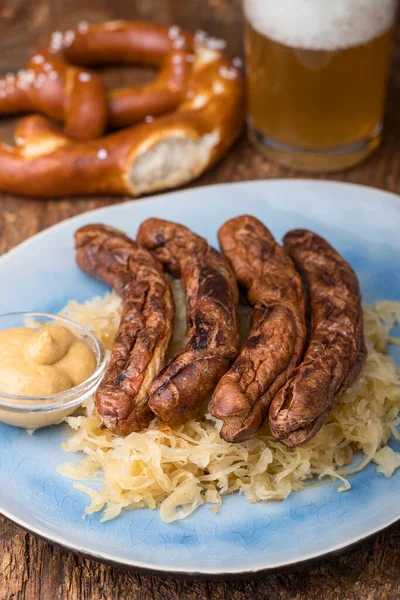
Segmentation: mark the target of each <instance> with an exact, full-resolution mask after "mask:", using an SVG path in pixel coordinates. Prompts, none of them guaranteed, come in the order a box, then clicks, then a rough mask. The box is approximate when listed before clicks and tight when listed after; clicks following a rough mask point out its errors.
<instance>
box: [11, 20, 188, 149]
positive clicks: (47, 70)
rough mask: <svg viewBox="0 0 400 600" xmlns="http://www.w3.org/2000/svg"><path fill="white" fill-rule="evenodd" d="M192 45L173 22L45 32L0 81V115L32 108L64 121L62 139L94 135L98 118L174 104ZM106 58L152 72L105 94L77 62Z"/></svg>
mask: <svg viewBox="0 0 400 600" xmlns="http://www.w3.org/2000/svg"><path fill="white" fill-rule="evenodd" d="M192 48H193V38H192V36H191V35H190V34H189V33H186V32H181V31H180V30H178V28H175V29H174V28H168V27H159V26H157V25H152V24H150V23H140V22H139V23H136V22H123V21H113V22H109V23H103V24H96V25H90V26H89V25H85V24H82V23H81V24H80V25H79V26H78V28H77V29H76V30H70V31H67V32H65V33H64V34H63V33H61V32H55V33H53V35H52V37H51V41H50V44H49V45H48V46H47V47H44V48H42V49H41V50H39V51H38V52H36V53H35V54H34V56H32V58H31V59H30V61H29V62H28V65H27V68H26V69H24V70H22V71H19V72H18V74H17V75H16V76H14V75H7V76H6V77H4V78H2V79H0V114H18V113H21V112H28V111H35V112H39V113H42V114H45V115H47V116H49V117H52V118H53V119H56V120H58V121H64V123H65V132H66V134H67V135H68V136H70V137H73V138H75V139H80V140H84V139H92V138H94V137H98V136H100V135H101V134H102V133H103V132H104V130H105V127H106V124H107V125H108V126H109V127H112V128H121V127H125V126H127V125H132V124H133V123H136V122H137V121H140V120H142V119H144V117H145V116H146V115H149V114H151V115H159V114H162V113H165V112H167V111H169V110H173V109H174V108H176V106H177V105H178V104H179V103H180V102H182V100H183V98H184V95H185V91H186V80H187V77H188V73H189V71H190V61H191V60H192V59H193V56H192V54H191V51H192ZM110 63H127V64H130V63H142V64H149V65H153V66H158V67H160V73H159V75H158V77H157V78H156V80H155V81H154V82H152V83H150V84H146V85H141V86H128V87H124V88H120V89H117V90H114V91H112V92H111V93H110V94H107V92H106V89H105V87H104V86H103V84H102V83H101V80H100V79H99V77H98V76H97V75H96V74H95V73H93V72H90V71H88V70H87V69H83V68H82V65H85V66H86V67H88V66H96V65H101V64H110ZM73 65H80V67H77V66H73Z"/></svg>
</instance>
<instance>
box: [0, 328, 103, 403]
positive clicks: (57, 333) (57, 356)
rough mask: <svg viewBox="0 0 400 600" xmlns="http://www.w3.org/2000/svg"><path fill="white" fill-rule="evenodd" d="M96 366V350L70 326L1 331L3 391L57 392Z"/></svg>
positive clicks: (0, 382) (25, 393)
mask: <svg viewBox="0 0 400 600" xmlns="http://www.w3.org/2000/svg"><path fill="white" fill-rule="evenodd" d="M95 368H96V358H95V356H94V354H93V352H92V350H91V349H90V348H89V346H88V345H87V344H86V343H85V342H84V341H82V340H80V339H79V338H78V337H76V336H75V335H74V334H73V333H72V332H71V331H70V330H69V329H67V328H66V327H62V326H59V325H51V324H49V325H44V327H43V328H42V329H39V330H37V329H28V328H25V327H15V328H13V329H6V330H5V331H0V393H1V392H3V393H5V394H16V395H23V396H41V395H48V394H55V393H57V392H62V391H64V390H68V389H70V388H72V387H75V386H76V385H79V384H80V383H82V382H83V381H85V380H86V379H88V378H89V377H90V376H91V375H92V374H93V372H94V370H95Z"/></svg>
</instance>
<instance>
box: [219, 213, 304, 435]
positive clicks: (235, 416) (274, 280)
mask: <svg viewBox="0 0 400 600" xmlns="http://www.w3.org/2000/svg"><path fill="white" fill-rule="evenodd" d="M218 238H219V242H220V245H221V248H222V251H223V253H224V254H225V255H226V256H227V258H228V260H229V261H230V263H231V265H232V267H233V270H234V272H235V275H236V277H237V279H238V281H239V283H240V284H241V285H242V286H243V288H244V289H245V290H246V292H247V297H248V300H249V302H250V304H252V306H253V307H254V311H253V317H252V325H251V331H250V333H249V336H248V338H247V341H246V343H245V345H244V347H243V348H242V350H241V352H240V354H239V356H238V358H237V359H236V361H235V363H234V365H233V366H232V368H231V369H230V370H229V371H228V373H226V375H225V376H224V377H223V378H222V379H221V381H220V382H219V384H218V386H217V388H216V390H215V392H214V395H213V398H212V402H211V407H210V410H211V414H213V415H214V416H215V417H217V418H219V419H222V421H223V427H222V429H221V437H222V438H223V439H225V440H227V441H229V442H241V441H244V440H247V439H249V438H251V437H253V436H254V435H255V434H256V433H257V431H258V429H259V428H260V426H261V425H262V423H263V421H264V419H265V417H266V414H267V411H268V406H269V404H270V402H271V400H272V399H273V397H274V396H275V394H276V393H277V392H278V390H279V389H280V388H281V387H282V385H284V383H285V382H286V381H287V380H288V378H289V377H290V376H291V374H292V372H293V370H294V368H295V367H296V365H297V364H298V363H299V361H300V359H301V356H302V352H303V347H304V342H305V337H306V326H305V306H304V298H303V293H302V284H301V279H300V277H299V275H298V274H297V272H296V270H295V268H294V265H293V263H292V261H291V259H290V257H289V256H288V254H287V253H286V251H285V250H284V249H283V248H282V247H281V246H280V245H279V244H277V242H276V241H275V240H274V238H273V236H272V234H271V233H270V232H269V231H268V229H267V228H266V227H265V226H264V225H263V224H262V223H261V222H260V221H258V220H257V219H256V218H254V217H251V216H241V217H236V218H234V219H231V220H230V221H228V222H227V223H225V224H224V225H223V226H222V227H221V228H220V230H219V232H218Z"/></svg>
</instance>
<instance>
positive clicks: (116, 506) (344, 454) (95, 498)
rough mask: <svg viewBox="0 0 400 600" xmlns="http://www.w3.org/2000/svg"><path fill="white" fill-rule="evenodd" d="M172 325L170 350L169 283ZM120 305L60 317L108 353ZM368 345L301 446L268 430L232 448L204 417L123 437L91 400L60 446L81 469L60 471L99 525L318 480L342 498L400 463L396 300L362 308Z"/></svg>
mask: <svg viewBox="0 0 400 600" xmlns="http://www.w3.org/2000/svg"><path fill="white" fill-rule="evenodd" d="M173 291H174V297H175V303H176V320H175V330H174V339H173V343H172V348H171V353H173V352H176V351H177V350H178V349H179V348H180V347H182V346H183V345H184V343H185V340H186V315H185V299H184V295H183V291H182V288H181V286H180V285H179V283H177V282H173ZM121 310H122V307H121V301H120V299H119V298H118V297H117V296H116V295H114V294H106V296H105V297H104V298H94V299H93V300H91V301H89V302H86V303H85V304H79V303H77V302H70V303H69V304H68V306H67V307H66V308H65V309H64V311H63V313H64V314H66V315H68V316H69V317H71V318H72V319H74V320H76V321H78V322H80V323H82V324H84V325H86V327H88V328H89V329H90V330H91V331H92V332H93V333H94V334H95V335H96V336H97V337H98V338H99V339H100V340H101V341H102V343H103V344H104V345H105V347H106V348H107V349H110V348H111V345H112V340H113V338H114V336H115V333H116V330H117V327H118V323H119V319H120V316H121ZM250 312H251V311H250V310H249V308H248V307H246V306H241V307H240V320H241V330H242V331H241V333H242V338H244V337H245V335H246V332H247V331H248V328H249V322H250V319H249V315H250ZM364 315H365V332H366V338H367V345H368V360H367V363H366V366H365V368H364V370H363V372H362V374H361V375H360V377H359V378H358V380H357V381H356V383H355V384H354V385H353V387H352V388H351V389H349V390H347V391H346V392H345V393H344V394H343V395H342V396H341V397H340V398H339V399H338V401H337V403H336V405H335V407H334V409H333V411H332V414H331V416H330V418H329V419H328V421H327V422H326V424H325V425H324V426H323V428H322V429H321V431H320V432H319V433H318V435H317V436H315V438H314V439H312V440H311V441H310V442H309V443H308V444H306V445H305V446H303V447H300V448H286V447H285V446H283V445H282V444H280V443H279V442H277V441H276V440H275V439H274V438H273V437H272V436H271V434H270V432H269V430H268V427H267V426H264V428H263V429H262V430H261V431H260V432H259V434H258V435H257V437H255V438H253V439H251V440H249V441H247V442H244V443H241V444H230V443H228V442H225V441H224V440H222V439H221V438H220V437H219V429H220V422H219V421H218V420H217V419H214V418H213V417H211V416H210V415H208V414H204V415H202V416H199V417H198V418H197V419H192V420H191V421H189V422H188V423H186V424H185V425H182V426H180V427H174V428H170V427H167V426H165V425H162V424H160V423H158V422H157V421H156V420H154V421H153V422H152V423H151V424H150V426H149V427H148V429H146V430H145V431H142V432H141V433H131V434H130V435H128V436H127V437H126V438H119V437H116V436H114V435H113V434H112V433H110V432H109V431H108V430H104V429H101V428H100V421H99V419H98V418H97V417H96V416H95V415H94V414H93V401H89V402H88V403H87V405H86V406H85V407H84V409H83V414H80V415H79V416H74V417H68V418H67V419H66V421H67V423H68V425H69V427H70V428H71V430H72V433H71V435H70V436H69V438H68V439H67V440H66V441H65V442H64V443H63V445H62V447H63V449H64V450H65V451H66V452H78V453H83V454H84V458H83V459H82V460H80V461H79V462H78V463H77V464H71V463H64V464H63V465H61V466H60V467H59V468H58V471H59V473H61V474H62V475H64V476H66V477H69V478H71V479H74V480H79V481H85V482H87V481H88V480H91V481H92V483H91V485H87V483H85V484H83V483H75V484H74V487H75V488H76V489H78V490H81V491H82V492H85V493H86V494H88V496H89V497H90V500H91V502H90V504H89V506H88V507H87V508H86V513H93V512H96V511H103V515H102V521H106V520H109V519H113V518H114V517H116V516H117V515H118V514H119V513H120V512H121V510H123V509H137V508H145V507H146V508H150V509H155V508H157V507H158V508H159V509H160V517H161V519H162V520H163V521H166V522H171V521H175V520H176V519H182V518H184V517H186V516H188V515H189V514H190V513H192V512H193V511H194V510H195V509H196V508H198V507H199V506H200V505H202V504H204V503H209V504H210V505H211V507H212V508H213V509H214V510H215V511H216V512H218V508H219V507H220V506H221V502H222V496H224V495H225V494H230V493H233V492H240V493H241V494H243V495H244V496H245V498H246V499H247V500H248V501H250V502H260V501H268V500H282V499H284V498H286V497H287V496H288V495H289V494H290V493H291V492H294V491H299V490H301V489H302V488H303V487H304V486H305V485H308V484H312V483H314V481H316V480H328V481H329V480H333V481H337V482H338V488H337V489H338V491H345V490H348V489H349V488H350V480H349V475H351V473H354V472H355V471H358V470H360V469H363V468H365V467H366V465H367V464H368V463H370V462H371V461H374V462H375V463H376V464H377V465H378V467H377V470H378V471H379V472H381V473H383V474H384V475H385V476H386V477H390V476H391V475H392V474H393V472H394V470H395V469H396V468H398V467H399V466H400V453H396V452H394V451H393V450H392V449H391V448H390V447H389V446H387V442H388V440H389V438H390V436H391V435H393V436H395V437H396V438H397V439H400V436H399V433H398V430H397V426H398V425H399V424H400V419H399V409H400V370H399V368H398V367H397V366H396V364H395V361H394V359H393V358H392V357H391V356H388V355H387V354H386V352H387V347H388V344H389V343H398V341H399V340H398V339H396V338H393V337H391V333H390V332H391V329H392V327H393V325H395V324H396V323H398V322H400V303H396V302H378V303H377V304H375V305H371V306H365V307H364Z"/></svg>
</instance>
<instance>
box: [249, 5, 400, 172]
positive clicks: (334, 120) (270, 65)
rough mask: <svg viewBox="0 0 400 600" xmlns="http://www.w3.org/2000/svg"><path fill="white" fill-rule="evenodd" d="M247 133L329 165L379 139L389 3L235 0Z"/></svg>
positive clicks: (292, 162) (271, 152)
mask: <svg viewBox="0 0 400 600" xmlns="http://www.w3.org/2000/svg"><path fill="white" fill-rule="evenodd" d="M243 5H244V16H245V49H246V63H247V95H248V124H249V130H250V136H251V138H252V139H253V141H254V142H255V143H256V145H257V146H258V147H260V148H261V149H262V150H263V151H264V152H265V153H266V154H267V155H268V156H269V157H270V158H272V159H273V160H275V161H276V162H278V163H280V164H282V165H285V166H288V167H292V168H295V169H300V170H305V171H317V172H318V171H321V172H323V171H325V172H327V171H335V170H339V169H343V168H347V167H350V166H352V165H354V164H356V163H358V162H359V161H361V160H362V159H364V158H365V157H366V156H368V154H370V152H371V151H372V150H374V149H375V148H376V147H377V146H378V145H379V143H380V139H381V132H382V121H383V111H384V103H385V93H386V82H387V77H388V70H389V63H390V54H391V45H392V34H393V26H394V20H395V15H396V5H397V0H243Z"/></svg>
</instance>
